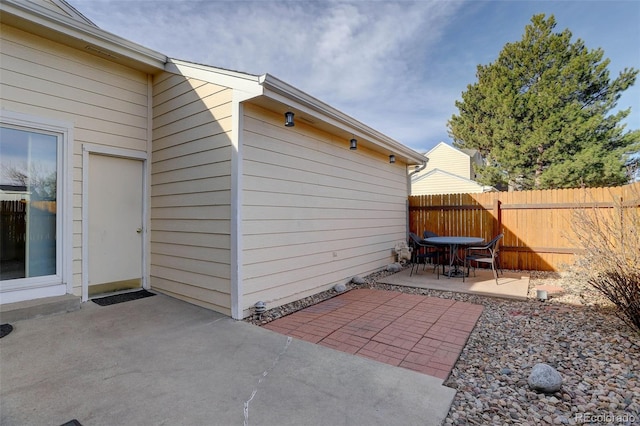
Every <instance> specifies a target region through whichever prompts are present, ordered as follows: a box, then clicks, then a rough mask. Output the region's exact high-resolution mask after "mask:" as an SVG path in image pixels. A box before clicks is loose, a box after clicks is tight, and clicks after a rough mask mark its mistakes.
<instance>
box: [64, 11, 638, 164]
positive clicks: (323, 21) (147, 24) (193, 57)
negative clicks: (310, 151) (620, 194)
mask: <svg viewBox="0 0 640 426" xmlns="http://www.w3.org/2000/svg"><path fill="white" fill-rule="evenodd" d="M69 1H70V3H71V4H72V5H73V6H74V7H76V8H77V9H78V10H79V11H80V12H82V13H83V14H84V15H85V16H87V17H88V18H89V19H91V20H92V21H93V22H95V23H96V24H97V25H98V26H99V27H101V28H102V29H104V30H106V31H109V32H112V33H114V34H117V35H119V36H121V37H124V38H126V39H129V40H131V41H135V42H137V43H140V44H142V45H144V46H146V47H149V48H151V49H154V50H157V51H160V52H162V53H164V54H166V55H168V56H170V57H173V58H177V59H183V60H187V61H193V62H198V63H203V64H207V65H212V66H218V67H222V68H228V69H233V70H238V71H243V72H247V73H251V74H258V75H259V74H264V73H269V74H272V75H274V76H276V77H278V78H280V79H282V80H284V81H286V82H287V83H289V84H292V85H293V86H295V87H297V88H298V89H300V90H303V91H305V92H307V93H309V94H310V95H312V96H314V97H316V98H318V99H321V100H322V101H324V102H327V103H329V104H330V105H332V106H334V107H336V108H338V109H340V110H341V111H343V112H344V113H346V114H348V115H350V116H352V117H354V118H356V119H358V120H360V121H362V122H364V123H365V124H367V125H369V126H370V127H373V128H374V129H376V130H379V131H381V132H383V133H385V134H387V135H388V136H390V137H392V138H394V139H396V140H398V141H400V142H402V143H404V144H405V145H408V146H410V147H411V148H413V149H415V150H417V151H420V152H424V151H427V150H429V149H430V148H432V147H433V146H435V145H436V144H437V143H438V142H440V141H444V142H448V143H451V140H450V138H449V136H448V133H447V121H448V120H449V118H450V117H451V115H452V114H456V113H457V112H458V110H457V108H456V107H455V101H456V100H460V99H461V93H462V92H463V91H465V90H466V87H467V85H468V84H473V83H475V82H476V76H475V73H476V67H477V65H479V64H482V65H487V64H489V63H490V62H493V61H494V60H495V59H496V58H497V56H498V54H499V52H500V50H502V47H503V46H504V45H505V44H506V43H509V42H515V41H518V40H520V39H521V38H522V35H523V34H524V28H525V26H526V25H528V24H529V23H530V21H531V17H532V16H533V15H534V14H538V13H544V14H546V15H547V16H549V15H554V16H555V18H556V22H557V25H556V31H557V32H560V31H562V30H564V29H565V28H568V29H569V30H570V31H571V32H572V33H573V41H575V40H577V39H578V38H580V39H582V40H583V41H584V42H585V45H586V46H587V47H588V48H589V49H596V48H602V49H603V50H604V57H605V58H609V59H610V60H611V64H610V65H609V71H610V77H611V78H612V79H613V78H615V77H617V76H618V74H619V72H620V71H621V70H622V69H624V68H625V67H626V68H635V69H640V24H638V23H639V22H640V1H637V0H625V1H617V0H600V1H589V0H580V1H568V0H565V1H559V0H556V1H546V0H539V1H526V0H521V1H519V0H511V1H509V0H503V1H499V0H489V1H479V0H466V1H447V0H422V1H395V2H391V1H373V0H370V1H363V0H361V1H351V2H342V1H331V0H327V1H316V2H312V1H273V0H262V1H215V0H210V1H185V0H172V1H159V0H128V1H122V0H69ZM618 107H619V108H622V109H626V108H628V107H632V112H631V115H630V116H629V117H628V118H627V119H626V120H625V123H626V124H627V129H640V80H639V81H637V82H636V84H635V85H634V86H633V87H632V88H631V89H629V90H627V91H625V93H624V95H623V96H622V98H621V99H620V101H619V102H618Z"/></svg>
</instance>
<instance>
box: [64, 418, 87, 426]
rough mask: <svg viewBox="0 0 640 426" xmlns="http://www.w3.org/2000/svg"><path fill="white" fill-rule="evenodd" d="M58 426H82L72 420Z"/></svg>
mask: <svg viewBox="0 0 640 426" xmlns="http://www.w3.org/2000/svg"><path fill="white" fill-rule="evenodd" d="M60 426H82V424H81V423H80V422H79V421H77V420H76V419H73V420H71V421H68V422H66V423H64V424H62V425H60Z"/></svg>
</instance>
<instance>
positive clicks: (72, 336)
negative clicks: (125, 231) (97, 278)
mask: <svg viewBox="0 0 640 426" xmlns="http://www.w3.org/2000/svg"><path fill="white" fill-rule="evenodd" d="M13 326H14V327H15V329H14V331H13V332H12V333H11V334H9V335H8V336H6V337H4V338H2V339H1V340H0V363H1V368H0V383H1V384H2V386H1V387H0V398H1V400H2V410H0V424H2V425H23V424H25V425H26V424H28V425H34V426H37V425H47V426H52V425H53V426H56V425H61V424H64V423H66V422H69V421H70V420H72V419H77V420H78V421H79V422H80V423H81V424H82V425H83V426H91V425H110V426H112V425H158V424H172V425H205V424H206V425H224V426H227V425H241V424H244V425H275V424H278V425H327V424H331V425H389V424H402V425H418V424H419V425H439V424H441V422H442V421H443V419H444V418H445V417H446V415H447V412H448V410H449V407H450V405H451V402H452V400H453V397H454V395H455V390H453V389H451V388H448V387H445V386H442V385H441V380H439V379H437V378H434V377H430V376H428V375H425V374H420V373H416V372H413V371H410V370H408V369H405V368H398V367H394V366H391V365H387V364H384V363H380V362H377V361H373V360H371V359H367V358H363V357H357V356H352V355H348V354H346V353H343V352H340V351H336V350H333V349H330V348H327V347H323V346H321V345H314V344H311V343H308V342H305V341H302V340H298V339H292V338H290V337H286V336H283V335H281V334H278V333H274V332H272V331H270V330H267V329H264V328H261V327H256V326H253V325H250V324H248V323H244V322H237V321H234V320H232V319H230V318H228V317H225V316H223V315H221V314H217V313H215V312H212V311H209V310H207V309H203V308H199V307H197V306H194V305H190V304H188V303H185V302H182V301H179V300H176V299H173V298H170V297H167V296H164V295H156V296H153V297H148V298H146V299H140V300H135V301H130V302H125V303H121V304H117V305H112V306H105V307H102V306H98V305H96V304H94V303H93V302H88V303H84V304H82V306H81V309H80V310H78V311H75V312H71V313H66V314H60V315H55V316H48V317H41V318H35V319H27V320H22V321H17V322H15V323H13Z"/></svg>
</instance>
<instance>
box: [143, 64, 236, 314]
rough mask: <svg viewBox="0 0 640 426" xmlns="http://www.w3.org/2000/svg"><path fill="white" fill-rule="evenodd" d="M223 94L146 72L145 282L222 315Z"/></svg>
mask: <svg viewBox="0 0 640 426" xmlns="http://www.w3.org/2000/svg"><path fill="white" fill-rule="evenodd" d="M231 99H232V91H231V90H230V89H228V88H224V87H220V86H216V85H214V84H210V83H205V82H203V81H199V80H194V79H188V78H185V77H183V76H179V75H174V74H169V73H164V74H161V75H158V76H156V77H155V78H154V84H153V116H154V118H153V153H152V166H151V286H152V288H154V289H156V290H160V291H162V292H165V293H167V294H170V295H172V296H174V297H178V298H180V299H183V300H187V301H189V302H192V303H195V304H198V305H201V306H204V307H207V308H210V309H214V310H216V311H219V312H222V313H225V314H227V315H230V314H231V302H230V288H231V286H230V264H231V255H230V238H231V236H230V235H231V234H230V233H231V225H230V218H231V213H230V212H231V207H230V204H231V195H230V194H231V149H232V148H231V139H230V134H231V129H232V120H231Z"/></svg>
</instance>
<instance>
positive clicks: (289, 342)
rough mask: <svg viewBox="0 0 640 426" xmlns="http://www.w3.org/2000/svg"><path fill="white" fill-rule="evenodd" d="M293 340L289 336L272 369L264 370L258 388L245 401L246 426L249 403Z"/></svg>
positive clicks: (245, 424) (246, 423) (247, 425)
mask: <svg viewBox="0 0 640 426" xmlns="http://www.w3.org/2000/svg"><path fill="white" fill-rule="evenodd" d="M291 340H292V338H291V336H287V342H286V343H285V345H284V348H283V349H282V351H281V352H280V353H279V354H278V356H276V359H274V360H273V363H272V364H271V367H269V368H267V369H266V370H264V371H263V372H262V376H261V377H260V379H259V380H258V383H256V387H255V388H254V389H253V391H252V392H251V396H250V397H249V399H248V400H246V401H245V403H244V426H249V403H250V402H251V400H253V398H254V397H255V396H256V394H257V393H258V387H259V386H260V384H261V383H262V382H263V381H264V379H265V378H266V377H267V375H268V374H269V373H270V372H271V370H273V369H274V368H275V367H276V365H278V362H279V361H280V358H281V357H282V356H283V355H284V354H285V353H286V352H287V349H288V348H289V345H290V344H291Z"/></svg>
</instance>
